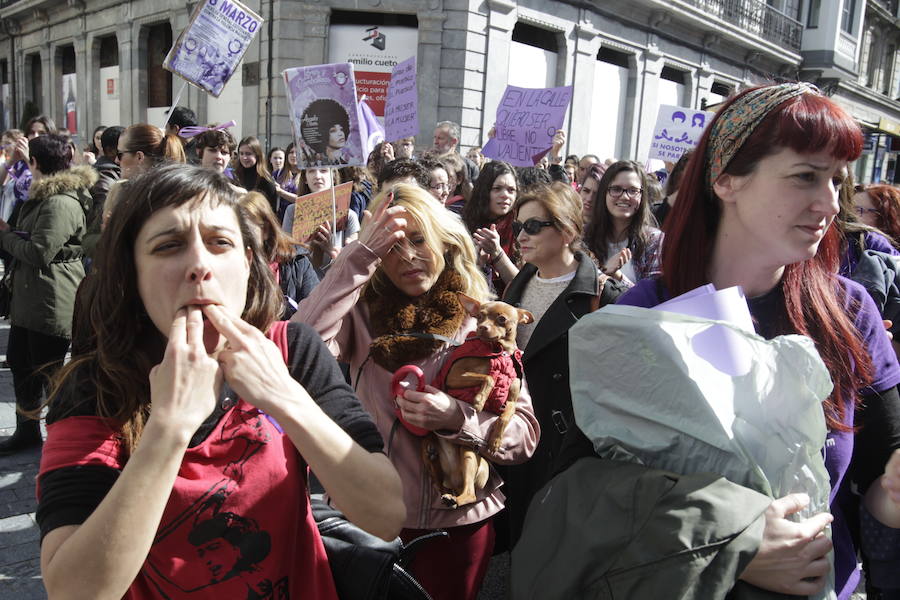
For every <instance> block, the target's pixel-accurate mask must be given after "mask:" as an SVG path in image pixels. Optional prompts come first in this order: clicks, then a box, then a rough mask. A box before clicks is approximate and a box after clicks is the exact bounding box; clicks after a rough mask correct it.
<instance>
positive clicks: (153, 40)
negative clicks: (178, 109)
mask: <svg viewBox="0 0 900 600" xmlns="http://www.w3.org/2000/svg"><path fill="white" fill-rule="evenodd" d="M171 47H172V26H171V25H169V24H168V23H159V24H158V25H151V26H150V27H147V107H148V108H158V107H162V106H165V107H167V108H168V107H169V106H171V104H172V73H170V72H169V71H166V70H165V69H163V67H162V64H163V60H165V58H166V54H168V53H169V49H170V48H171Z"/></svg>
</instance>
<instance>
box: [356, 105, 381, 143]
mask: <svg viewBox="0 0 900 600" xmlns="http://www.w3.org/2000/svg"><path fill="white" fill-rule="evenodd" d="M367 100H368V98H366V97H365V96H361V97H360V98H359V137H360V139H361V140H362V147H363V156H365V157H366V158H368V156H369V154H371V153H372V150H374V149H375V146H377V145H378V144H380V143H381V142H383V141H384V127H382V126H381V123H379V122H378V117H376V116H375V113H374V112H372V108H371V107H370V106H369V103H368V102H367Z"/></svg>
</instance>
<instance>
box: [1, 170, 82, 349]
mask: <svg viewBox="0 0 900 600" xmlns="http://www.w3.org/2000/svg"><path fill="white" fill-rule="evenodd" d="M96 181H97V173H96V171H95V170H94V169H92V168H91V167H87V166H85V167H75V168H73V169H67V170H65V171H60V172H58V173H54V174H53V175H48V176H46V177H43V178H41V179H39V180H37V181H35V182H34V183H32V185H31V190H30V192H29V195H28V200H26V201H25V202H24V203H23V204H22V209H21V212H20V213H19V218H18V222H17V223H16V228H15V230H9V231H4V232H2V233H0V248H3V250H5V251H6V252H8V253H9V254H11V255H12V256H13V258H15V262H14V265H13V273H12V304H11V309H10V317H9V319H10V323H12V324H13V325H15V326H17V327H25V328H26V329H31V330H33V331H37V332H40V333H44V334H47V335H55V336H58V337H67V338H71V337H72V312H73V306H74V304H75V291H76V290H77V289H78V285H79V284H80V283H81V280H82V279H84V266H83V265H82V263H81V259H82V257H83V256H84V251H83V249H82V246H81V240H82V237H83V236H84V234H85V232H86V231H87V228H86V225H85V215H86V213H87V211H88V210H89V209H90V207H91V194H90V191H89V190H90V187H91V186H92V185H93V184H94V183H95V182H96Z"/></svg>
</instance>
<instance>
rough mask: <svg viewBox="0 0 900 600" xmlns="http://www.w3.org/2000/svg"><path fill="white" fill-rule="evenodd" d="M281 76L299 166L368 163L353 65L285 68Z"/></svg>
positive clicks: (303, 167) (358, 164)
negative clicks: (289, 111)
mask: <svg viewBox="0 0 900 600" xmlns="http://www.w3.org/2000/svg"><path fill="white" fill-rule="evenodd" d="M282 76H283V77H284V84H285V87H286V89H287V97H288V103H289V106H290V110H291V125H292V126H293V129H294V138H295V143H296V145H297V166H298V167H299V168H301V169H309V168H311V167H331V166H344V165H356V166H363V165H365V164H366V156H365V155H364V154H363V149H362V140H361V138H360V135H359V109H358V106H357V102H356V84H355V82H354V77H353V65H352V64H350V63H333V64H329V65H317V66H314V67H296V68H293V69H286V70H284V71H283V72H282Z"/></svg>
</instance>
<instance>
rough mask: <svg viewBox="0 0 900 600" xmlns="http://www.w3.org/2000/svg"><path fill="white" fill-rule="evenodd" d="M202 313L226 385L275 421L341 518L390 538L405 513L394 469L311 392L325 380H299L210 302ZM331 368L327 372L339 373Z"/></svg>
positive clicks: (267, 344)
mask: <svg viewBox="0 0 900 600" xmlns="http://www.w3.org/2000/svg"><path fill="white" fill-rule="evenodd" d="M204 312H205V314H206V315H207V316H208V317H209V319H210V322H212V323H213V325H214V326H215V327H216V329H218V330H219V332H220V333H221V334H222V335H224V336H225V338H226V339H227V340H228V346H229V349H227V350H224V351H222V352H221V353H220V354H219V361H220V363H221V364H222V367H223V370H224V372H225V378H226V381H228V383H229V385H231V387H232V388H233V389H234V390H235V392H237V393H238V394H239V395H240V396H241V398H243V399H244V400H246V401H247V402H250V403H251V404H253V405H254V406H256V407H257V408H260V409H262V410H264V411H265V412H267V413H268V414H270V415H272V416H273V417H274V418H275V419H276V420H277V421H278V423H279V424H280V425H281V427H282V428H283V429H284V432H285V434H286V435H287V436H288V437H289V438H290V440H291V442H293V444H294V446H295V447H296V448H297V450H298V451H299V452H300V454H301V455H302V456H303V458H304V460H306V462H307V463H308V464H309V466H310V468H311V469H312V470H313V472H314V473H315V474H316V477H318V478H319V481H321V482H322V485H323V486H324V487H325V490H326V491H327V492H328V494H329V495H330V496H331V498H332V500H333V501H334V503H335V504H336V505H337V506H338V507H339V508H340V509H341V511H343V512H344V514H346V515H347V518H348V519H350V520H351V521H353V522H354V523H356V524H357V525H359V526H360V527H362V528H363V529H366V530H367V531H369V532H371V533H373V534H375V535H378V536H380V537H382V538H384V539H388V540H389V539H393V538H394V537H395V536H396V535H397V534H398V533H399V531H400V527H401V526H402V524H403V520H404V519H405V518H406V508H405V506H404V505H403V500H402V498H403V490H402V487H401V484H400V476H399V475H398V474H397V471H396V469H394V466H393V465H392V464H391V462H390V461H389V460H388V458H387V456H385V455H384V454H382V453H380V452H369V451H367V450H365V449H364V448H363V447H362V446H360V445H359V444H358V443H356V442H355V441H354V440H353V439H352V438H351V437H350V435H348V434H347V432H345V431H344V430H343V429H342V428H341V427H340V426H339V425H338V424H337V423H336V422H335V421H334V420H332V419H331V417H329V416H328V415H327V414H325V412H324V411H323V410H322V408H320V406H319V403H318V402H317V401H316V400H314V399H313V397H312V396H311V395H310V392H313V393H319V394H324V393H328V390H327V388H328V387H329V384H328V383H327V382H325V385H324V386H322V385H320V386H319V389H318V390H316V389H313V387H312V386H313V382H312V381H310V380H307V381H306V384H307V385H306V386H304V385H302V384H301V383H300V382H299V381H297V380H295V379H294V378H293V377H292V376H291V374H290V372H289V371H288V369H287V367H286V366H285V364H284V359H283V357H282V355H281V351H280V350H279V349H278V348H277V347H276V346H275V344H274V343H272V342H271V341H270V340H269V339H267V338H266V337H265V336H264V335H263V334H262V332H260V331H259V330H258V329H256V328H255V327H253V326H252V325H250V324H248V323H246V322H245V321H243V320H241V319H240V318H238V317H232V316H230V315H228V314H227V313H226V312H225V311H224V310H222V309H221V308H219V307H218V306H216V305H209V306H206V307H204ZM322 352H323V353H324V352H325V351H324V349H323V350H322ZM314 354H315V353H314ZM326 356H327V354H326ZM328 360H332V359H330V358H329V359H328ZM315 362H316V358H315V357H313V359H311V360H309V361H307V363H308V364H307V367H308V369H306V370H315V369H314V363H315ZM333 371H334V373H333V376H332V377H331V379H332V380H335V379H337V380H340V375H339V372H338V371H337V370H333ZM340 383H341V385H343V382H340ZM308 388H309V389H308ZM351 395H352V393H351ZM357 402H358V401H357Z"/></svg>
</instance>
